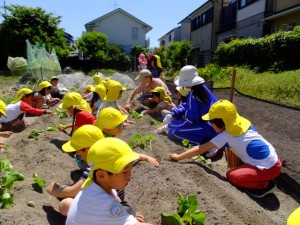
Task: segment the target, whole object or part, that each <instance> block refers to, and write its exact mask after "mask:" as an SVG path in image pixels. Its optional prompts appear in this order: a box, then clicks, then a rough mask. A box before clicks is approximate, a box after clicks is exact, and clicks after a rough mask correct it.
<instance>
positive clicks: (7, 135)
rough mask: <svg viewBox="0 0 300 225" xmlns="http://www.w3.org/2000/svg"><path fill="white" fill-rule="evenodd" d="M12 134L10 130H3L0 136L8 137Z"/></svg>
mask: <svg viewBox="0 0 300 225" xmlns="http://www.w3.org/2000/svg"><path fill="white" fill-rule="evenodd" d="M12 134H13V132H11V131H3V132H1V133H0V136H1V137H4V138H9V137H10V136H11V135H12Z"/></svg>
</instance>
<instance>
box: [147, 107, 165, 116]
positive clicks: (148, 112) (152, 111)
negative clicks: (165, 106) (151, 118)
mask: <svg viewBox="0 0 300 225" xmlns="http://www.w3.org/2000/svg"><path fill="white" fill-rule="evenodd" d="M161 109H162V108H161V107H159V106H156V107H155V108H153V109H147V110H144V111H143V112H142V114H144V115H145V114H152V113H155V112H158V111H159V110H161Z"/></svg>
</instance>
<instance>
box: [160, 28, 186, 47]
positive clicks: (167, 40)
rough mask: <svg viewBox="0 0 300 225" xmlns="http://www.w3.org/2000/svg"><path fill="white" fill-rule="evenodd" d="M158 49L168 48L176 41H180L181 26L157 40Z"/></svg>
mask: <svg viewBox="0 0 300 225" xmlns="http://www.w3.org/2000/svg"><path fill="white" fill-rule="evenodd" d="M158 41H159V47H163V46H168V45H170V44H172V43H174V42H176V41H181V26H179V27H176V28H174V29H172V30H170V31H169V32H168V33H166V34H165V35H163V36H162V37H160V38H159V39H158Z"/></svg>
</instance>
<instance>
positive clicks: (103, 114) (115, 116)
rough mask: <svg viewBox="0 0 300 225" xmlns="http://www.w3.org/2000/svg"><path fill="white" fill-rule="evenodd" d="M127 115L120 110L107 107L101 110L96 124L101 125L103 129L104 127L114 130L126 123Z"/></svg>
mask: <svg viewBox="0 0 300 225" xmlns="http://www.w3.org/2000/svg"><path fill="white" fill-rule="evenodd" d="M127 117H128V116H127V115H124V114H122V113H121V112H120V111H119V110H117V109H115V108H113V107H107V108H104V109H102V110H101V111H100V112H99V115H98V117H97V120H96V122H95V123H94V126H96V127H99V128H100V129H101V130H103V129H104V128H105V129H110V130H112V129H115V128H117V127H118V126H119V125H120V124H122V123H124V122H125V120H126V119H127Z"/></svg>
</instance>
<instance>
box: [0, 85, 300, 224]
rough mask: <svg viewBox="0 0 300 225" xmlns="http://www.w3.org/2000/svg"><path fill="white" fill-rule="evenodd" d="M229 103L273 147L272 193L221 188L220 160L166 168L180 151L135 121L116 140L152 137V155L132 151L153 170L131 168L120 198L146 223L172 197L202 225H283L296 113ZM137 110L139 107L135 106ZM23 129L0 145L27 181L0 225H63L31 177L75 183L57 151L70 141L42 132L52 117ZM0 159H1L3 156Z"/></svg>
mask: <svg viewBox="0 0 300 225" xmlns="http://www.w3.org/2000/svg"><path fill="white" fill-rule="evenodd" d="M125 94H126V93H125ZM215 94H216V96H217V97H218V98H222V99H228V97H229V92H228V90H215ZM233 101H234V103H235V104H236V105H237V108H238V111H239V113H240V114H241V115H243V116H244V117H246V118H248V119H249V120H250V121H251V122H252V123H253V124H254V126H255V127H256V128H257V130H258V131H259V132H260V133H261V134H262V135H263V136H264V137H265V138H266V139H267V140H268V141H270V142H271V143H272V144H273V145H274V146H275V148H276V149H277V152H278V153H279V155H280V157H281V160H282V161H283V162H284V168H283V171H282V174H281V175H280V178H278V179H276V183H277V184H278V187H279V189H278V190H277V191H276V192H275V193H274V194H271V195H268V196H266V197H265V198H263V199H259V200H257V199H253V198H251V197H249V196H248V195H247V194H246V193H244V192H242V191H240V190H239V189H237V188H235V187H234V186H232V185H231V184H230V183H228V182H227V180H226V178H225V173H226V171H227V167H226V161H225V157H223V155H222V154H220V155H219V157H217V159H216V160H214V162H213V168H212V169H210V168H208V167H206V166H205V165H203V164H201V163H195V162H193V160H191V159H190V160H184V161H182V162H180V163H177V162H172V161H170V160H169V154H170V153H172V152H181V151H184V150H185V149H184V148H183V147H181V146H179V145H177V144H175V143H173V142H171V141H170V140H168V138H167V137H166V136H165V135H160V134H155V133H154V132H153V131H154V130H155V128H156V127H157V125H151V124H150V119H151V118H150V117H146V118H145V119H140V120H136V125H132V126H130V127H126V129H125V131H124V132H123V134H122V135H121V136H120V138H121V139H123V140H125V141H129V140H130V138H131V136H132V135H134V134H136V133H141V134H152V135H153V136H154V137H155V140H154V141H152V148H151V149H150V148H149V147H147V148H146V149H145V150H144V151H142V150H141V149H140V148H135V150H136V151H138V152H143V153H146V154H148V155H151V156H153V157H156V158H157V159H158V161H159V162H160V166H159V168H154V167H152V166H151V165H150V164H149V163H147V162H138V163H137V164H136V165H135V167H134V168H133V176H132V181H131V183H130V184H129V186H128V188H127V189H126V197H125V199H126V200H127V201H128V202H130V203H131V204H132V205H134V206H135V207H136V208H137V209H138V211H140V212H142V213H143V214H144V216H145V218H146V222H149V223H152V224H160V223H161V222H160V221H161V219H160V213H161V212H162V211H167V212H175V211H176V208H177V198H178V197H177V193H178V192H181V193H182V194H183V195H197V197H198V202H199V209H201V210H202V211H204V212H205V214H206V221H205V224H206V225H211V224H215V225H216V224H228V225H244V224H245V225H246V224H247V225H268V224H270V225H277V224H278V225H283V224H285V223H286V219H287V217H288V215H289V214H290V213H291V212H292V211H293V210H294V209H295V208H296V207H298V206H299V201H298V197H299V196H298V195H297V193H296V192H294V191H291V189H290V187H289V185H287V183H285V181H286V180H288V181H291V182H294V183H296V184H297V185H298V184H299V183H300V177H299V176H300V173H299V171H300V169H299V168H300V162H299V161H300V158H299V155H298V151H299V146H300V138H299V132H298V128H299V125H300V123H299V118H300V112H299V111H296V110H291V109H287V108H282V107H279V106H275V105H272V104H268V103H264V102H261V101H257V100H253V99H250V98H247V97H244V96H241V95H238V94H236V95H235V96H234V100H233ZM136 107H137V108H139V107H140V105H139V104H136ZM63 120H66V119H63ZM67 120H70V119H67ZM28 121H29V123H31V124H30V125H29V127H28V128H27V130H25V131H24V132H22V133H20V134H14V135H13V137H11V138H10V139H8V140H6V143H7V145H8V148H9V152H10V159H11V161H12V163H13V165H14V167H15V168H16V169H17V170H18V171H20V172H22V173H23V174H24V175H25V177H26V178H27V180H25V181H22V182H19V183H17V185H16V187H15V188H14V190H13V193H14V205H13V207H11V208H10V209H9V210H1V212H0V224H1V225H12V224H18V225H23V224H26V225H29V224H31V225H44V224H51V225H62V224H64V221H65V218H64V217H63V216H61V215H60V214H59V213H58V212H57V211H56V210H57V206H58V203H59V200H58V199H56V198H53V197H51V196H49V195H48V194H47V193H46V191H45V190H43V191H39V190H37V189H35V187H34V186H32V181H31V177H32V174H33V173H34V172H36V173H37V174H38V176H39V177H40V178H42V179H45V180H46V181H47V184H49V183H50V182H52V181H58V182H60V183H65V182H69V181H71V180H72V178H74V177H76V175H78V173H77V172H76V170H77V167H76V165H75V162H74V160H73V158H72V157H71V156H69V155H68V154H66V153H63V152H62V151H61V145H62V144H63V143H64V142H65V141H67V140H68V139H69V137H68V136H67V135H66V134H65V133H62V132H50V131H46V129H47V127H48V126H49V125H58V124H59V121H60V119H59V118H58V117H57V116H45V115H43V116H41V117H39V118H38V119H36V118H34V119H32V118H28ZM34 129H39V130H43V133H42V134H41V136H40V137H39V140H38V141H35V140H31V139H28V133H29V132H30V131H32V130H34ZM1 156H4V153H3V152H2V153H1ZM297 185H296V186H295V187H296V188H297V187H298V186H297ZM28 201H34V203H35V207H29V206H27V204H26V203H27V202H28ZM297 201H298V202H297ZM170 225H171V224H170Z"/></svg>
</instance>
